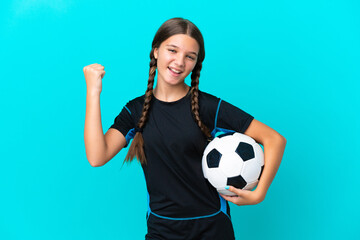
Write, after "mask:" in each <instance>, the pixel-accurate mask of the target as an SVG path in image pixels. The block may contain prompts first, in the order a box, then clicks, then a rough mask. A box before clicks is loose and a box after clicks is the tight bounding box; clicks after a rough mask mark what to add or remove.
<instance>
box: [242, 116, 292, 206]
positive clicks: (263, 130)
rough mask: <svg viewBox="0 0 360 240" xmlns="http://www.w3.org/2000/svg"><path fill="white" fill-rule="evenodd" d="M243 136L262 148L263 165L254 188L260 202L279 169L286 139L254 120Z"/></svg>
mask: <svg viewBox="0 0 360 240" xmlns="http://www.w3.org/2000/svg"><path fill="white" fill-rule="evenodd" d="M244 134H246V135H248V136H250V137H252V138H253V139H254V140H255V141H256V142H258V143H260V144H262V145H263V146H264V160H265V165H264V169H263V173H262V175H261V178H260V180H259V183H258V185H257V188H256V191H257V192H259V195H260V201H262V200H263V199H264V198H265V195H266V193H267V191H268V189H269V187H270V184H271V183H272V181H273V179H274V178H275V175H276V173H277V171H278V169H279V166H280V163H281V160H282V157H283V154H284V151H285V146H286V139H285V137H283V136H282V135H280V134H279V133H278V132H276V131H275V130H274V129H272V128H270V127H269V126H267V125H265V124H263V123H261V122H260V121H258V120H256V119H254V120H253V121H252V122H251V123H250V125H249V127H248V129H247V130H246V131H245V133H244Z"/></svg>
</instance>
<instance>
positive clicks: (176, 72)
mask: <svg viewBox="0 0 360 240" xmlns="http://www.w3.org/2000/svg"><path fill="white" fill-rule="evenodd" d="M170 69H171V71H173V72H176V73H180V71H177V70H175V69H172V68H170Z"/></svg>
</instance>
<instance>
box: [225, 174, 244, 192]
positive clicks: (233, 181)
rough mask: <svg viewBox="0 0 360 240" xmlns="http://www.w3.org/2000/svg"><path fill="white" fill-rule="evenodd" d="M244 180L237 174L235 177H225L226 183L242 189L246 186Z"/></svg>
mask: <svg viewBox="0 0 360 240" xmlns="http://www.w3.org/2000/svg"><path fill="white" fill-rule="evenodd" d="M246 184H247V183H246V181H245V180H244V179H243V178H242V177H241V176H240V175H239V176H236V177H229V178H228V179H227V185H231V186H234V187H236V188H241V189H243V188H244V187H245V186H246Z"/></svg>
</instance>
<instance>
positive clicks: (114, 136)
mask: <svg viewBox="0 0 360 240" xmlns="http://www.w3.org/2000/svg"><path fill="white" fill-rule="evenodd" d="M105 143H106V151H105V160H106V161H105V163H107V162H108V161H110V160H111V159H112V158H113V157H114V156H115V155H116V154H118V153H119V152H120V150H121V149H123V148H124V147H125V145H126V139H125V137H124V135H123V134H122V133H121V132H120V131H119V130H117V129H115V128H109V130H108V131H107V132H106V133H105ZM105 163H104V164H105Z"/></svg>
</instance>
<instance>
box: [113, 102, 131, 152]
mask: <svg viewBox="0 0 360 240" xmlns="http://www.w3.org/2000/svg"><path fill="white" fill-rule="evenodd" d="M130 109H131V104H130V102H128V103H127V104H126V105H125V106H124V107H123V108H122V110H121V112H120V113H119V115H117V116H116V117H115V119H114V123H113V124H112V125H111V126H110V128H115V129H117V130H118V131H120V132H121V133H122V134H123V135H124V137H125V139H126V145H125V146H124V148H126V147H127V146H128V144H129V142H130V140H131V138H132V137H133V136H130V135H131V134H132V132H133V131H131V130H132V129H134V128H135V124H134V119H133V116H132V112H131V110H130Z"/></svg>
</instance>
